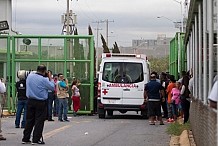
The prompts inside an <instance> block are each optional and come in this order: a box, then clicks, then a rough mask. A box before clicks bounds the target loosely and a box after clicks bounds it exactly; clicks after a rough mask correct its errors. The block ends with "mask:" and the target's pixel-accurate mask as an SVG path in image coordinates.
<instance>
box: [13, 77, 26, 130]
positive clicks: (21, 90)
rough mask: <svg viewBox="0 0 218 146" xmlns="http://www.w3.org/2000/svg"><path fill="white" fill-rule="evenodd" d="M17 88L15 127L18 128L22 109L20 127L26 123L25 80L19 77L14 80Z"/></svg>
mask: <svg viewBox="0 0 218 146" xmlns="http://www.w3.org/2000/svg"><path fill="white" fill-rule="evenodd" d="M16 89H17V99H18V101H17V112H16V119H15V128H20V118H21V114H22V111H23V120H22V122H21V128H24V127H25V124H26V108H27V97H26V80H25V79H22V78H21V79H20V81H18V82H16Z"/></svg>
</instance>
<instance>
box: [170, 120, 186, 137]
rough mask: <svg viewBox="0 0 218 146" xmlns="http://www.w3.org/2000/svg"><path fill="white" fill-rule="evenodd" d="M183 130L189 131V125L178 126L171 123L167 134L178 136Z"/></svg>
mask: <svg viewBox="0 0 218 146" xmlns="http://www.w3.org/2000/svg"><path fill="white" fill-rule="evenodd" d="M184 130H190V123H186V124H179V123H178V122H176V123H172V124H170V125H169V127H168V128H167V133H168V134H171V135H176V136H179V135H181V133H182V132H183V131H184Z"/></svg>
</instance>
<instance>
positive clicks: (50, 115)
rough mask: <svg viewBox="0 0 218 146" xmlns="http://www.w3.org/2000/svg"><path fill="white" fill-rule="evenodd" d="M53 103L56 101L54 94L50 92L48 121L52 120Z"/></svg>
mask: <svg viewBox="0 0 218 146" xmlns="http://www.w3.org/2000/svg"><path fill="white" fill-rule="evenodd" d="M53 101H54V92H48V120H51V119H52V109H53V108H52V105H53Z"/></svg>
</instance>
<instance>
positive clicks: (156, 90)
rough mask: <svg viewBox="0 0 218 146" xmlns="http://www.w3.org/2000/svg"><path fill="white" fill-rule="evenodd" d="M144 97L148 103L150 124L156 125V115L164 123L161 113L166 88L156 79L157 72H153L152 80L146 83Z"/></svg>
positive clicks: (161, 123)
mask: <svg viewBox="0 0 218 146" xmlns="http://www.w3.org/2000/svg"><path fill="white" fill-rule="evenodd" d="M144 98H145V102H147V103H148V115H149V118H150V121H151V123H150V125H155V122H154V121H155V119H156V116H157V117H158V119H159V121H160V125H164V123H163V120H162V114H161V101H162V100H164V89H163V87H162V86H161V84H160V83H159V82H157V81H156V75H155V73H151V80H150V82H148V83H147V84H146V85H145V91H144Z"/></svg>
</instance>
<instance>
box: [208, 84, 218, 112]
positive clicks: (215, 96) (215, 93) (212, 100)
mask: <svg viewBox="0 0 218 146" xmlns="http://www.w3.org/2000/svg"><path fill="white" fill-rule="evenodd" d="M217 89H218V80H217V81H216V82H215V83H214V85H213V87H212V89H211V91H210V94H209V96H208V100H209V106H210V107H212V108H214V109H217V100H218V90H217Z"/></svg>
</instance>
